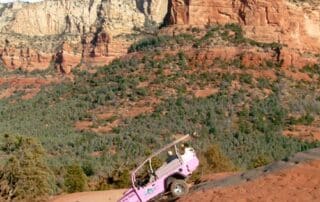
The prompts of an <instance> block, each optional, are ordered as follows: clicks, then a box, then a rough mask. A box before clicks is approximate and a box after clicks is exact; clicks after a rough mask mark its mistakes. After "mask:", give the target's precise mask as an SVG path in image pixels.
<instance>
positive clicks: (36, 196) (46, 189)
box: [0, 135, 55, 201]
mask: <svg viewBox="0 0 320 202" xmlns="http://www.w3.org/2000/svg"><path fill="white" fill-rule="evenodd" d="M1 150H2V151H4V152H6V153H7V154H8V155H9V158H8V160H7V162H6V163H5V165H4V167H3V169H2V170H1V171H0V196H1V197H3V199H4V200H8V201H23V200H24V201H42V200H46V198H47V197H48V196H49V195H50V194H53V192H54V189H55V183H54V182H55V179H54V176H53V174H52V172H51V170H50V169H49V168H48V166H47V164H46V160H45V151H44V150H43V148H42V146H41V145H40V144H39V143H38V142H37V141H36V140H35V139H34V138H30V137H22V136H11V135H5V137H4V143H3V145H2V148H1Z"/></svg>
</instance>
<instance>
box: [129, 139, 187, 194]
mask: <svg viewBox="0 0 320 202" xmlns="http://www.w3.org/2000/svg"><path fill="white" fill-rule="evenodd" d="M189 138H190V135H185V136H183V137H181V138H179V139H178V140H176V141H174V142H172V143H170V144H168V145H166V146H165V147H163V148H162V149H160V150H158V151H157V152H155V153H154V154H152V155H151V156H149V157H148V158H147V159H146V160H145V161H144V162H143V163H142V164H140V166H138V167H137V168H136V169H135V170H134V171H133V172H132V174H131V181H132V186H133V188H134V189H137V186H136V173H137V172H138V171H139V170H140V169H141V168H142V167H143V166H144V165H145V164H146V163H149V167H150V171H151V172H154V171H153V168H152V163H151V160H152V158H154V157H155V156H158V155H159V154H160V153H162V152H163V151H165V150H167V149H169V148H170V147H173V146H174V149H175V153H176V154H177V156H178V158H179V160H180V161H181V156H180V154H179V152H178V148H177V144H179V143H180V142H183V141H186V140H188V139H189Z"/></svg>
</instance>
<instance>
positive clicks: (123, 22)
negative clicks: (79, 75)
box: [0, 0, 168, 73]
mask: <svg viewBox="0 0 320 202" xmlns="http://www.w3.org/2000/svg"><path fill="white" fill-rule="evenodd" d="M0 5H1V6H0V61H1V63H2V64H3V65H4V66H6V67H7V68H9V69H17V68H21V69H26V70H34V69H46V68H48V66H49V65H50V64H55V65H56V67H58V68H59V69H61V70H62V71H63V72H66V73H68V72H69V71H70V69H71V68H72V67H74V66H76V65H77V64H79V63H80V62H85V63H87V64H88V65H93V66H95V65H103V64H108V63H109V62H110V61H111V60H112V59H114V58H115V57H117V56H119V55H123V54H125V53H126V51H127V47H128V46H129V45H130V40H131V41H132V39H128V38H126V37H125V34H131V33H133V32H134V30H135V29H136V28H143V27H144V26H145V24H146V23H148V22H150V21H154V22H156V23H158V24H161V23H162V22H163V20H164V17H165V15H166V14H167V8H168V6H167V5H168V0H153V1H150V0H108V1H106V0H45V1H43V2H39V3H22V2H15V3H9V4H0Z"/></svg>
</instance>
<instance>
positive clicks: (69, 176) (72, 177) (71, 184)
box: [64, 164, 87, 193]
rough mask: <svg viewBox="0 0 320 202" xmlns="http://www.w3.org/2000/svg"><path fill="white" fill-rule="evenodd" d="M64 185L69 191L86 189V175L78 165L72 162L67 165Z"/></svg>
mask: <svg viewBox="0 0 320 202" xmlns="http://www.w3.org/2000/svg"><path fill="white" fill-rule="evenodd" d="M64 185H65V187H66V190H67V191H68V192H69V193H73V192H81V191H84V190H85V189H86V187H87V177H86V175H85V173H84V172H83V170H82V168H81V167H80V166H79V165H77V164H74V165H71V166H68V167H67V173H66V175H65V176H64Z"/></svg>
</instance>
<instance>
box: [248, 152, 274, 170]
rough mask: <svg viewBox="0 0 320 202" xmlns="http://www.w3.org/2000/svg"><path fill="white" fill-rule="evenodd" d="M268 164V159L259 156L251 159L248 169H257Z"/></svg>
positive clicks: (269, 160) (264, 156)
mask: <svg viewBox="0 0 320 202" xmlns="http://www.w3.org/2000/svg"><path fill="white" fill-rule="evenodd" d="M270 162H271V159H270V157H268V156H266V155H259V156H257V157H256V158H254V159H252V161H251V165H250V166H249V168H258V167H261V166H264V165H267V164H269V163H270Z"/></svg>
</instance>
